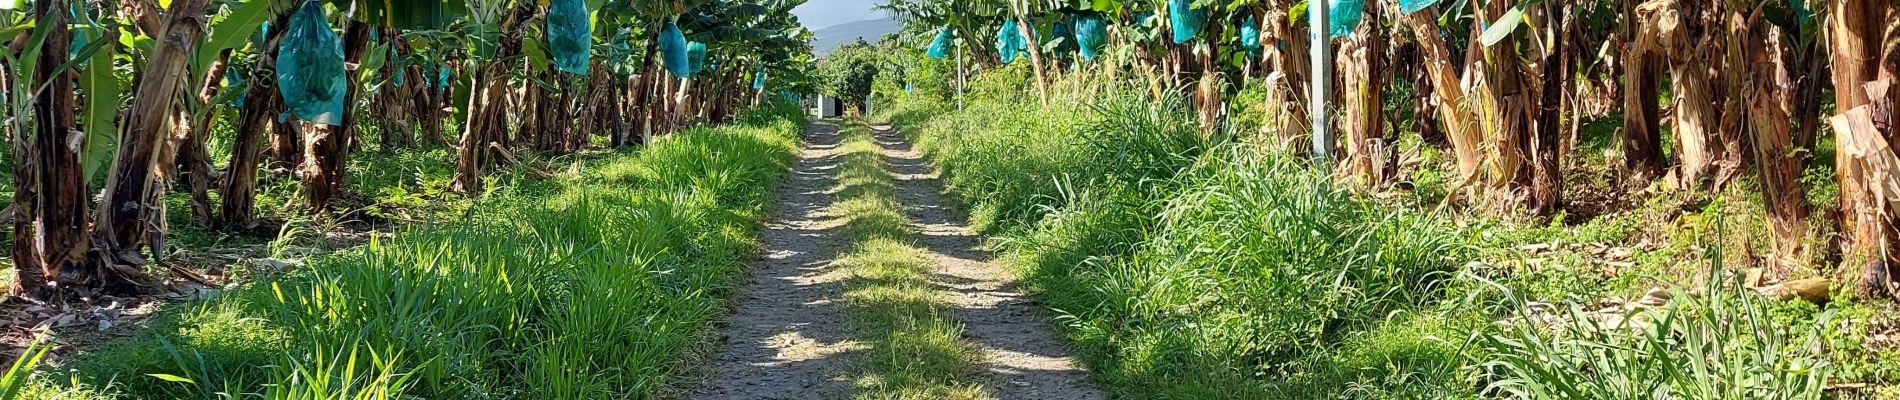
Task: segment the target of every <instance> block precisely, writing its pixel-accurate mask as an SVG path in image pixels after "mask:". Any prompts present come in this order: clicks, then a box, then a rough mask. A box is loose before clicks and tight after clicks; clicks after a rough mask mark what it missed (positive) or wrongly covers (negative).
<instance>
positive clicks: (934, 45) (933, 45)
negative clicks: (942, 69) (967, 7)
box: [924, 25, 957, 60]
mask: <svg viewBox="0 0 1900 400" xmlns="http://www.w3.org/2000/svg"><path fill="white" fill-rule="evenodd" d="M956 41H957V34H956V30H955V29H951V28H950V26H949V25H944V27H943V30H940V31H937V40H932V41H930V49H929V50H926V51H924V55H926V56H930V58H935V59H939V60H941V59H943V58H944V57H949V56H950V46H955V45H956Z"/></svg>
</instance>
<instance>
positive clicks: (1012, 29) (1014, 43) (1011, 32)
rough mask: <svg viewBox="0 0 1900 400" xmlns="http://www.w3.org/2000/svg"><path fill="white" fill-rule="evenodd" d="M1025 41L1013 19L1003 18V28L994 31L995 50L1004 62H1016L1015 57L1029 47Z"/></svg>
mask: <svg viewBox="0 0 1900 400" xmlns="http://www.w3.org/2000/svg"><path fill="white" fill-rule="evenodd" d="M1027 42H1028V41H1027V40H1024V39H1023V33H1022V30H1020V29H1017V28H1016V20H1014V19H1009V20H1004V21H1003V28H1002V29H999V30H997V31H996V50H997V51H996V52H997V55H998V56H1000V57H1002V61H1003V63H1004V64H1009V63H1012V62H1016V57H1017V56H1018V55H1021V54H1022V52H1023V51H1024V50H1025V49H1026V48H1027V47H1029V44H1028V43H1027Z"/></svg>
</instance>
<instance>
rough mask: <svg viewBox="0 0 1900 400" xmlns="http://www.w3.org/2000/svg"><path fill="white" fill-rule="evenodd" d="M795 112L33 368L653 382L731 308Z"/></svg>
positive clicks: (592, 162) (690, 138)
mask: <svg viewBox="0 0 1900 400" xmlns="http://www.w3.org/2000/svg"><path fill="white" fill-rule="evenodd" d="M803 122H804V121H803V116H802V114H801V113H799V110H798V109H797V108H796V107H792V106H779V107H769V108H762V109H756V110H753V111H752V112H750V113H749V114H748V115H746V116H744V117H742V118H741V121H740V122H738V123H735V124H732V125H728V126H720V127H707V128H696V129H692V130H689V131H686V132H682V133H679V134H676V135H672V136H669V137H667V138H664V139H662V140H659V141H657V142H656V143H653V144H651V145H649V146H645V147H641V148H639V149H637V150H630V151H622V152H616V153H611V154H607V155H603V156H599V157H596V158H592V159H588V160H584V161H581V162H580V164H579V165H577V167H578V168H577V170H578V171H579V172H577V173H572V174H570V175H568V176H564V177H560V178H557V179H555V180H552V181H548V182H543V183H539V184H534V185H524V186H522V187H520V188H517V189H515V190H510V191H507V192H501V193H491V194H490V195H488V196H485V197H483V198H481V199H479V200H477V201H476V202H475V204H474V205H472V206H470V207H469V208H468V209H467V210H466V212H465V214H464V216H463V217H461V218H458V219H456V220H454V221H452V222H448V223H444V224H440V225H432V226H425V227H420V228H414V229H411V230H407V231H404V232H401V233H398V234H396V235H395V236H394V237H393V238H390V239H387V240H375V241H372V242H371V243H370V244H368V245H366V246H363V247H361V248H358V249H354V250H350V251H344V252H339V253H336V254H332V255H328V256H324V257H321V258H319V259H316V260H313V261H312V262H311V265H310V267H309V268H304V269H298V270H292V271H287V272H285V273H282V274H278V275H274V276H269V277H266V278H264V279H262V280H260V281H259V282H257V283H256V284H255V285H253V286H249V287H244V288H238V289H235V290H231V291H227V292H226V293H224V294H222V295H220V296H217V297H215V298H213V299H210V300H206V301H203V302H201V303H198V304H196V305H195V306H192V309H191V310H190V311H185V312H179V313H173V314H170V315H167V316H165V317H161V318H160V319H161V320H160V321H157V322H155V324H156V325H158V328H157V329H155V331H156V334H154V335H151V336H148V337H139V338H133V339H129V340H126V341H121V342H115V343H108V344H105V345H102V346H99V347H97V348H96V349H94V350H90V351H87V352H85V353H83V354H78V355H76V356H73V357H72V358H71V360H72V361H71V362H69V364H68V365H67V366H66V367H67V368H69V369H70V370H71V371H72V372H71V373H70V374H68V375H70V376H66V377H63V378H66V379H45V380H43V381H42V382H41V384H42V385H44V386H49V387H58V386H67V387H88V388H91V389H90V393H94V394H89V395H87V396H88V397H95V398H117V397H136V398H181V399H182V398H221V397H246V398H271V399H280V398H281V399H311V398H384V397H396V398H405V397H407V398H546V399H596V398H621V397H641V396H649V395H652V394H654V393H656V392H658V391H661V390H664V389H665V388H666V387H667V386H668V385H669V384H670V383H671V378H672V377H673V376H675V375H677V374H679V373H681V372H683V371H684V370H686V367H685V366H683V365H682V358H683V357H685V356H687V354H688V353H689V350H690V349H692V348H694V347H695V346H696V345H697V343H699V342H701V341H702V339H703V337H702V336H703V335H704V333H705V332H706V324H707V322H709V321H711V320H713V319H714V318H715V317H716V316H717V315H718V314H719V313H720V312H722V311H721V310H723V309H724V302H725V300H726V299H727V298H728V296H727V295H728V294H729V293H730V290H731V288H733V287H734V285H736V283H737V282H735V277H737V276H740V275H741V274H738V273H737V272H738V271H739V269H740V268H742V264H743V261H744V259H745V258H746V257H747V255H748V254H749V253H751V252H753V251H755V250H756V245H755V243H754V241H753V234H754V231H755V228H756V226H757V224H758V223H759V221H760V214H761V210H762V209H763V208H764V207H765V205H766V202H767V201H769V198H770V196H769V194H770V193H771V188H772V187H773V186H774V185H775V184H776V180H777V179H779V177H780V175H781V174H782V172H783V171H784V170H785V169H786V168H787V166H788V165H789V162H790V159H791V156H792V151H793V150H794V149H795V148H796V144H797V135H798V132H800V131H801V130H802V129H803V128H804V124H803ZM55 380H58V381H62V382H59V383H54V382H53V381H55ZM65 398H74V397H72V396H71V395H68V397H65Z"/></svg>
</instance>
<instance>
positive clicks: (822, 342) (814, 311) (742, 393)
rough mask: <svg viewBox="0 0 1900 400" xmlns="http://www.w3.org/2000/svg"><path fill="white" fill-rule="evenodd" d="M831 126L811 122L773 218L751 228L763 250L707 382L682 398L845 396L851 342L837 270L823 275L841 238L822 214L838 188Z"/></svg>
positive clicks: (833, 127) (839, 247) (835, 131)
mask: <svg viewBox="0 0 1900 400" xmlns="http://www.w3.org/2000/svg"><path fill="white" fill-rule="evenodd" d="M838 142H839V135H838V127H837V126H836V125H832V124H828V123H814V124H812V125H811V126H810V127H808V128H807V129H806V131H805V144H804V148H803V149H802V150H801V151H800V152H799V155H798V161H797V163H796V164H794V166H793V167H792V171H791V173H790V175H788V176H787V177H786V179H785V181H784V182H782V183H781V184H780V185H779V187H778V190H777V193H776V195H775V196H776V199H777V202H776V203H775V204H777V208H776V215H774V216H773V217H772V219H771V221H769V222H767V223H766V225H765V228H764V229H763V230H762V231H761V232H760V237H759V239H760V241H761V242H762V243H763V244H764V248H765V249H764V253H763V254H762V256H761V257H760V258H759V259H758V260H756V261H754V262H753V264H752V267H751V268H750V277H749V278H748V279H747V281H746V282H747V283H746V284H745V286H744V287H741V288H740V289H739V293H740V294H741V295H740V297H739V299H738V300H737V303H738V306H737V308H736V309H735V310H733V314H732V315H731V316H730V317H728V318H727V320H726V325H725V327H724V328H723V329H722V331H721V332H720V333H721V336H722V338H723V339H724V342H725V347H724V348H723V349H721V350H720V351H719V352H718V353H716V354H714V355H713V356H712V357H711V358H710V359H708V360H706V361H707V362H708V364H709V365H708V366H707V367H708V368H709V369H711V373H709V374H708V376H707V378H709V381H707V382H705V384H703V385H701V387H700V388H699V389H698V390H696V391H694V392H693V394H692V395H691V396H690V397H691V398H702V399H825V398H840V397H844V396H846V395H847V394H848V393H849V391H850V389H851V385H850V382H847V381H845V378H844V372H843V367H844V362H845V360H846V359H847V358H846V357H847V356H848V353H850V352H851V351H855V350H858V349H861V348H862V347H863V346H862V345H859V344H857V343H855V342H852V341H851V340H850V339H849V337H848V335H847V332H846V329H845V327H844V326H843V324H842V323H841V321H843V320H844V310H843V309H842V306H843V304H842V302H841V301H840V299H841V297H842V296H843V292H844V282H843V281H842V280H843V278H844V277H843V276H841V275H839V274H835V273H831V272H830V268H829V267H830V265H831V262H832V261H833V260H835V259H837V256H838V254H839V253H841V252H842V251H843V249H845V248H846V247H845V246H846V245H847V243H841V242H840V239H839V238H838V237H837V235H836V234H835V233H836V231H837V229H838V227H839V226H840V225H841V224H842V221H838V220H836V219H835V218H832V217H830V216H828V215H826V209H828V208H829V207H830V206H831V202H832V200H833V199H832V197H833V196H832V195H831V194H830V193H828V190H829V189H831V188H832V187H833V186H836V185H837V176H836V175H837V172H838V171H837V169H838V166H839V155H838V153H837V147H838Z"/></svg>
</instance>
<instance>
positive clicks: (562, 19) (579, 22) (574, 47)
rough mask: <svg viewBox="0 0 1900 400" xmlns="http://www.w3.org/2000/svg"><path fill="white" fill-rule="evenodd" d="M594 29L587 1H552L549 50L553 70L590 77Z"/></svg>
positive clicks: (549, 6)
mask: <svg viewBox="0 0 1900 400" xmlns="http://www.w3.org/2000/svg"><path fill="white" fill-rule="evenodd" d="M593 41H594V28H593V26H592V24H590V23H589V22H588V21H587V2H586V0H550V2H549V3H548V47H549V50H551V51H550V53H552V54H551V55H553V56H554V68H555V69H558V70H561V72H566V73H570V74H576V75H587V56H588V53H590V50H592V49H593Z"/></svg>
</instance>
